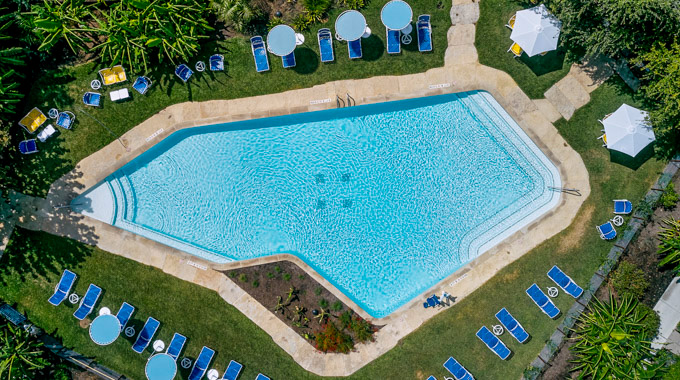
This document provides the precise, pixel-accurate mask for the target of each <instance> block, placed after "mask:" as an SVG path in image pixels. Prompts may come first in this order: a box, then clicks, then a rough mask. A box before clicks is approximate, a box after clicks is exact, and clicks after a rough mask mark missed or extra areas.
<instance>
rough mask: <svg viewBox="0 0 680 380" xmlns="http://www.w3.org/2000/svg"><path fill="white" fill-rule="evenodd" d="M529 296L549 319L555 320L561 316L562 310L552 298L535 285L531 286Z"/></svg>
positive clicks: (528, 291) (528, 290)
mask: <svg viewBox="0 0 680 380" xmlns="http://www.w3.org/2000/svg"><path fill="white" fill-rule="evenodd" d="M527 295H528V296H529V298H531V300H532V301H534V303H535V304H536V306H538V307H539V308H540V309H541V311H542V312H544V313H545V314H546V315H547V316H548V317H550V318H552V319H555V318H556V317H557V316H558V315H560V309H558V308H557V306H555V304H554V303H553V302H552V301H551V300H550V298H548V296H546V295H545V293H543V291H542V290H541V288H539V287H538V285H536V284H535V283H534V284H531V286H530V287H529V289H527Z"/></svg>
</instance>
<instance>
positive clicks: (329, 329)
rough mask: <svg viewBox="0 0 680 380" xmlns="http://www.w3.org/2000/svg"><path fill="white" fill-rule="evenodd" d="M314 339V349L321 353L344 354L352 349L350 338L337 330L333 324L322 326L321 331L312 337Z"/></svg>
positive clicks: (352, 343) (352, 342) (352, 344)
mask: <svg viewBox="0 0 680 380" xmlns="http://www.w3.org/2000/svg"><path fill="white" fill-rule="evenodd" d="M314 339H315V341H316V348H317V349H318V350H319V351H323V352H341V353H343V354H344V353H347V352H350V351H351V350H352V348H354V341H353V340H352V337H351V336H349V335H348V334H345V333H344V332H343V331H341V330H339V329H338V328H337V327H336V326H335V324H334V323H333V322H328V323H326V324H325V325H323V327H322V330H321V331H320V332H318V333H317V334H316V335H315V336H314Z"/></svg>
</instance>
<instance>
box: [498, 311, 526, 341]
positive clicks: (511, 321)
mask: <svg viewBox="0 0 680 380" xmlns="http://www.w3.org/2000/svg"><path fill="white" fill-rule="evenodd" d="M496 319H498V321H499V322H500V323H501V324H502V325H503V326H505V329H506V330H508V332H509V333H510V335H512V336H513V337H515V339H517V341H518V342H520V343H524V342H526V341H527V339H529V334H528V333H527V332H526V330H524V327H522V325H521V324H520V323H519V322H518V321H517V320H516V319H515V317H513V316H512V314H510V312H509V311H508V310H507V309H506V308H502V309H501V310H499V311H498V313H496Z"/></svg>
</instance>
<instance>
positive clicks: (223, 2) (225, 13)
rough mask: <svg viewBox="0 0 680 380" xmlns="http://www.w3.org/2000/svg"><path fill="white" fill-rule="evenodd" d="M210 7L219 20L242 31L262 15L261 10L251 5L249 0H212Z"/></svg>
mask: <svg viewBox="0 0 680 380" xmlns="http://www.w3.org/2000/svg"><path fill="white" fill-rule="evenodd" d="M210 8H211V9H212V11H213V13H214V14H215V16H216V17H217V19H218V20H220V21H223V22H225V23H227V24H229V25H231V26H233V27H234V29H236V30H237V31H238V32H241V33H243V32H245V30H246V29H247V28H248V26H249V25H250V23H251V22H252V21H253V20H254V19H256V18H257V17H258V16H259V15H260V12H259V10H258V9H257V8H254V7H253V6H252V5H250V1H248V0H210Z"/></svg>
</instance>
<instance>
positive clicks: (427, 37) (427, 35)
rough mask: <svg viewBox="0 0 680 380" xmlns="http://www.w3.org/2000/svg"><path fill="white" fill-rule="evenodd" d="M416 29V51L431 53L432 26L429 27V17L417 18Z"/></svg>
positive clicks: (421, 16)
mask: <svg viewBox="0 0 680 380" xmlns="http://www.w3.org/2000/svg"><path fill="white" fill-rule="evenodd" d="M416 29H418V50H419V51H420V52H426V51H432V25H430V15H420V16H418V22H417V23H416Z"/></svg>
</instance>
